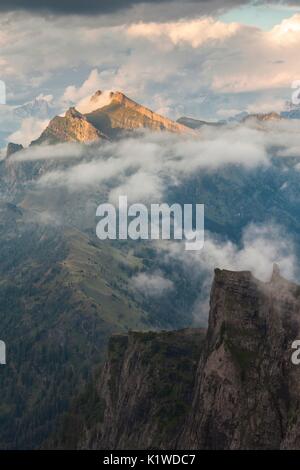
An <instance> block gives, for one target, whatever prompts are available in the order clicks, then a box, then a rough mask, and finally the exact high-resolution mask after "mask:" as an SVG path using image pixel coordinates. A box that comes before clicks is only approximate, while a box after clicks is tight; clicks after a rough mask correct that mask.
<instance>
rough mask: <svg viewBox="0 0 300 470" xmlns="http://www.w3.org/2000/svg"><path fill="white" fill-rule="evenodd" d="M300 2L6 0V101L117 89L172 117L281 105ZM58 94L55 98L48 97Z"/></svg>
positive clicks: (297, 75)
mask: <svg viewBox="0 0 300 470" xmlns="http://www.w3.org/2000/svg"><path fill="white" fill-rule="evenodd" d="M299 42H300V1H294V2H268V1H266V2H255V5H254V4H253V2H252V4H250V3H249V2H247V1H243V0H229V1H228V0H226V2H225V1H221V0H195V1H188V2H182V1H181V2H178V1H176V0H173V1H172V0H166V1H156V0H148V1H144V2H141V1H140V0H110V1H101V0H100V1H99V0H85V1H84V2H82V1H81V0H75V1H74V0H73V1H67V0H64V1H59V2H54V1H50V0H31V1H30V0H29V1H28V0H26V1H25V0H10V1H8V0H7V1H5V0H1V3H0V79H2V80H4V81H5V82H6V84H7V89H8V97H7V98H8V104H11V105H14V104H20V103H23V102H25V101H28V100H30V99H32V98H34V97H36V96H43V95H45V96H47V99H48V100H50V101H51V99H52V101H53V103H54V104H55V105H56V107H57V108H59V109H64V108H65V107H68V106H69V105H71V104H74V103H75V104H76V103H78V101H80V100H82V99H83V98H84V97H85V96H86V95H88V94H91V93H93V92H94V91H95V90H97V89H102V90H121V91H123V92H124V93H126V94H127V95H129V96H130V97H132V98H133V99H136V100H138V101H140V102H141V103H143V104H145V105H148V106H149V107H151V108H153V109H154V110H156V111H159V112H161V113H163V114H166V115H168V116H170V117H173V118H178V117H179V116H181V115H189V116H193V117H198V118H204V119H223V118H226V117H228V116H231V115H233V114H236V113H238V112H240V111H244V110H246V111H249V112H256V111H257V112H260V111H270V110H275V111H277V110H280V109H282V108H283V107H284V106H285V101H286V100H288V99H290V97H291V93H292V90H291V84H292V82H293V81H294V80H297V79H300V64H299V60H298V57H299V52H298V44H299ZM51 97H52V98H51Z"/></svg>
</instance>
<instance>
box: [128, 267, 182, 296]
mask: <svg viewBox="0 0 300 470" xmlns="http://www.w3.org/2000/svg"><path fill="white" fill-rule="evenodd" d="M131 285H132V287H133V289H134V290H136V291H138V292H140V293H141V294H142V295H144V296H145V297H154V298H159V297H162V296H163V295H165V294H167V293H169V292H170V291H172V290H173V289H174V284H173V282H172V281H170V280H169V279H166V278H165V277H164V276H163V275H162V273H160V272H159V271H155V272H154V273H151V274H149V273H146V272H145V273H139V274H137V275H136V276H134V277H132V279H131Z"/></svg>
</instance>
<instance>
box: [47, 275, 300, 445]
mask: <svg viewBox="0 0 300 470" xmlns="http://www.w3.org/2000/svg"><path fill="white" fill-rule="evenodd" d="M299 313H300V287H299V286H298V285H296V284H293V283H290V282H288V281H287V280H285V279H284V278H282V277H281V276H280V273H279V272H278V269H276V268H275V269H274V273H273V275H272V278H271V280H270V282H267V283H263V282H260V281H258V280H257V279H255V278H254V277H253V276H252V274H251V273H250V272H247V271H244V272H231V271H225V270H219V269H217V270H216V271H215V278H214V282H213V286H212V291H211V300H210V315H209V326H208V329H207V332H205V330H197V329H195V330H192V329H188V330H182V331H177V332H159V333H135V332H131V333H129V335H121V336H120V335H117V336H113V337H112V339H111V340H110V345H109V351H108V356H107V361H106V364H105V366H104V367H103V370H102V373H100V374H99V376H98V379H97V380H96V381H95V382H94V383H93V384H92V385H90V386H89V388H88V389H87V390H86V392H85V394H84V395H82V396H81V397H79V398H78V400H77V401H76V403H75V404H74V406H73V409H72V410H71V412H70V413H69V415H68V417H67V418H66V420H65V422H64V426H63V429H62V430H61V433H60V436H59V437H58V440H57V441H56V446H58V447H64V448H70V447H71V448H89V449H90V448H92V449H153V448H155V449H176V448H184V449H279V448H285V449H293V448H299V445H300V420H299V406H300V399H299V396H300V393H299V392H300V368H299V367H300V366H296V365H294V364H293V363H292V361H291V355H292V343H293V341H294V340H295V339H297V338H299V337H300V315H299ZM72 429H75V430H76V431H74V432H72Z"/></svg>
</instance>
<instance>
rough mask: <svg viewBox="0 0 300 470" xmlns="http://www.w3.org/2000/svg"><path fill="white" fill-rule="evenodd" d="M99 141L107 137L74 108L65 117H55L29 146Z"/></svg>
mask: <svg viewBox="0 0 300 470" xmlns="http://www.w3.org/2000/svg"><path fill="white" fill-rule="evenodd" d="M100 139H107V137H106V136H105V135H104V134H103V133H102V132H101V131H100V130H99V129H97V128H96V127H94V126H93V125H92V124H91V123H90V122H89V121H88V120H87V118H86V117H85V116H84V115H83V114H81V113H80V112H79V111H77V110H76V109H75V108H70V109H69V110H68V111H67V112H66V114H65V116H55V118H53V119H52V120H51V121H50V123H49V124H48V126H47V127H46V129H45V130H44V131H43V132H42V134H41V135H40V137H39V138H38V139H37V140H35V141H33V142H32V144H31V145H37V144H42V143H46V144H57V143H63V142H82V143H89V142H96V141H99V140H100Z"/></svg>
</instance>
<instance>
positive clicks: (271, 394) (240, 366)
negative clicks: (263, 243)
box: [182, 268, 300, 449]
mask: <svg viewBox="0 0 300 470" xmlns="http://www.w3.org/2000/svg"><path fill="white" fill-rule="evenodd" d="M299 294H300V288H299V286H297V285H295V284H292V283H290V282H288V281H286V280H285V279H283V278H281V276H280V274H279V272H278V270H277V269H276V268H275V270H274V273H273V275H272V279H271V281H270V283H262V282H259V281H257V280H256V279H255V278H253V276H252V275H251V273H250V272H241V273H235V272H228V271H220V270H216V273H215V279H214V283H213V287H212V293H211V304H210V316H209V327H208V332H207V340H206V347H205V352H204V354H203V356H202V358H201V360H200V363H199V367H198V371H197V379H196V387H195V396H194V401H193V406H192V409H191V412H190V415H189V417H188V420H187V423H186V425H185V427H184V432H183V438H182V446H183V447H188V448H201V449H278V448H280V447H285V446H288V447H290V446H291V447H293V446H296V447H299V446H300V441H299V437H300V423H299V421H298V417H297V415H298V408H299V405H300V402H299V391H300V369H298V368H297V367H296V366H294V365H293V364H292V363H291V354H292V349H291V345H292V342H293V341H294V340H295V339H297V338H299V337H300V331H299V330H300V295H299Z"/></svg>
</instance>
